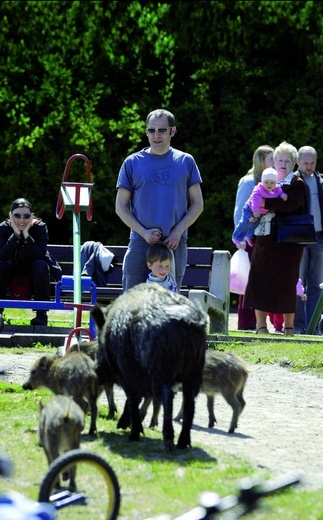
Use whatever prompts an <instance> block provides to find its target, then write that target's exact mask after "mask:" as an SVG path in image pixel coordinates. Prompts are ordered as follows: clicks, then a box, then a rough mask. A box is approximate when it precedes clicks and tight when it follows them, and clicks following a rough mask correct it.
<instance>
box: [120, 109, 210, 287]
mask: <svg viewBox="0 0 323 520" xmlns="http://www.w3.org/2000/svg"><path fill="white" fill-rule="evenodd" d="M146 124H147V128H146V134H147V136H148V141H149V147H147V148H144V149H143V150H141V151H139V152H136V153H134V154H132V155H130V156H128V157H127V158H126V159H125V161H124V162H123V164H122V166H121V169H120V172H119V176H118V181H117V188H118V193H117V198H116V212H117V214H118V215H119V217H120V218H121V220H122V221H123V222H124V223H125V224H126V225H127V226H128V227H129V228H130V229H131V231H130V242H129V246H128V251H127V253H126V255H125V259H124V263H123V288H124V290H127V289H130V287H133V286H134V285H137V284H138V283H141V282H145V281H146V279H147V276H148V268H147V264H146V251H147V248H148V246H149V245H152V244H156V243H160V242H162V243H163V244H164V245H166V246H167V247H168V248H169V249H171V250H172V251H173V252H174V258H175V272H176V283H177V287H178V288H180V286H181V284H182V280H183V276H184V273H185V267H186V261H187V229H188V228H189V227H190V226H191V225H192V224H193V223H194V222H195V221H196V219H197V218H198V217H199V215H200V214H201V213H202V211H203V197H202V191H201V182H202V179H201V175H200V172H199V169H198V167H197V165H196V162H195V160H194V158H193V157H192V156H191V155H190V154H187V153H184V152H181V151H179V150H176V149H174V148H172V147H171V146H170V143H171V139H172V137H174V135H175V133H176V126H175V118H174V116H173V114H172V113H171V112H168V111H167V110H163V109H158V110H154V111H152V112H150V114H148V116H147V119H146Z"/></svg>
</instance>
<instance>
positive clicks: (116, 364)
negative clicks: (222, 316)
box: [91, 283, 207, 450]
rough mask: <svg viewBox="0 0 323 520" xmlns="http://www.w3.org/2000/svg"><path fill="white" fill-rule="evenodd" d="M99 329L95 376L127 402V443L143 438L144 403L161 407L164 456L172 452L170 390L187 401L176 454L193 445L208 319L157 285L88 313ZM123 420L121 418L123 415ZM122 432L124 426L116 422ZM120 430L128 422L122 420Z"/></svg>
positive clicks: (143, 287)
mask: <svg viewBox="0 0 323 520" xmlns="http://www.w3.org/2000/svg"><path fill="white" fill-rule="evenodd" d="M91 314H92V317H93V319H94V321H95V322H96V324H97V327H98V338H99V351H98V370H99V371H100V373H101V374H104V373H106V374H107V380H110V381H111V378H112V377H113V378H114V379H113V380H114V382H115V383H117V384H118V385H120V386H121V387H122V388H123V389H124V391H125V393H126V396H127V407H126V411H128V413H129V417H130V421H129V422H130V424H131V432H130V439H131V440H134V441H138V440H139V438H140V433H141V432H143V429H142V424H141V421H140V417H139V403H140V400H141V399H142V397H146V396H148V395H152V396H153V397H155V398H156V399H157V400H158V401H160V402H161V403H162V404H163V408H164V422H163V438H164V445H165V448H166V450H172V449H173V447H174V429H173V424H172V416H173V398H174V388H176V386H177V385H181V387H182V390H183V395H184V399H185V405H184V410H183V425H182V430H181V433H180V436H179V439H178V442H177V447H178V448H186V447H187V446H190V445H191V437H190V430H191V426H192V421H193V416H194V406H195V397H196V395H197V394H198V391H199V388H200V384H201V378H202V371H203V365H204V357H205V348H206V324H207V315H206V314H205V313H204V312H203V311H202V310H201V309H200V308H199V307H197V306H195V305H194V304H193V303H192V302H191V301H190V300H188V299H187V298H185V297H184V296H181V295H179V294H177V293H174V292H172V291H169V290H166V289H163V288H162V287H159V286H158V285H157V284H153V283H152V284H146V283H143V284H139V285H136V286H135V287H133V288H132V289H130V290H128V291H126V292H125V293H124V294H122V295H121V296H119V298H117V299H116V300H115V301H114V302H113V303H112V304H111V305H110V306H109V307H108V308H107V309H106V312H105V313H103V311H102V310H101V308H100V307H99V306H95V307H94V308H93V309H92V310H91ZM124 415H125V414H124ZM118 424H119V426H120V427H122V422H121V423H120V421H119V423H118ZM124 425H128V421H127V420H126V419H125V420H124Z"/></svg>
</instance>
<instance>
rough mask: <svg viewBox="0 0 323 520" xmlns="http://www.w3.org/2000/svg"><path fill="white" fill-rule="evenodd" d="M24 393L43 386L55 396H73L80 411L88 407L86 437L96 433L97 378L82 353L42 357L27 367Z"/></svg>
mask: <svg viewBox="0 0 323 520" xmlns="http://www.w3.org/2000/svg"><path fill="white" fill-rule="evenodd" d="M22 387H23V389H24V390H33V389H34V388H41V387H46V388H49V389H50V390H51V391H52V392H53V393H54V394H56V395H59V394H61V395H67V396H70V397H73V399H74V401H75V402H76V403H77V404H78V405H79V406H80V407H81V408H82V410H83V411H84V412H86V411H87V408H88V406H89V407H90V413H91V425H90V431H89V433H90V434H94V433H95V432H96V417H97V397H98V378H97V375H96V372H95V363H94V361H92V359H90V358H89V356H87V355H86V354H83V353H82V352H71V353H70V354H66V355H65V356H63V357H56V356H54V355H52V354H45V355H44V356H42V357H41V358H40V359H38V360H37V361H36V362H35V363H34V365H33V366H32V368H31V371H30V374H29V378H28V380H27V381H25V383H24V384H23V385H22Z"/></svg>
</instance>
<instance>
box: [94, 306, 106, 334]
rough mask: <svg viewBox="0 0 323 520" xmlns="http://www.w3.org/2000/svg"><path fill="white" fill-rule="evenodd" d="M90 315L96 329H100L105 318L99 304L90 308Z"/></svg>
mask: <svg viewBox="0 0 323 520" xmlns="http://www.w3.org/2000/svg"><path fill="white" fill-rule="evenodd" d="M91 316H92V318H93V320H94V321H95V323H96V326H97V327H98V329H99V330H102V329H103V325H104V322H105V319H104V314H103V312H102V309H101V307H100V306H99V305H95V306H94V307H93V308H92V309H91Z"/></svg>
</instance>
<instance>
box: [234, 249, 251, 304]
mask: <svg viewBox="0 0 323 520" xmlns="http://www.w3.org/2000/svg"><path fill="white" fill-rule="evenodd" d="M249 271H250V261H249V256H248V253H247V251H245V250H244V249H237V251H236V252H235V253H234V254H233V256H232V258H231V260H230V292H232V293H236V294H244V293H245V290H246V286H247V282H248V276H249Z"/></svg>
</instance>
